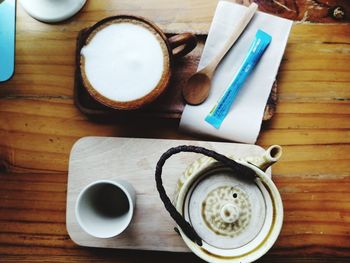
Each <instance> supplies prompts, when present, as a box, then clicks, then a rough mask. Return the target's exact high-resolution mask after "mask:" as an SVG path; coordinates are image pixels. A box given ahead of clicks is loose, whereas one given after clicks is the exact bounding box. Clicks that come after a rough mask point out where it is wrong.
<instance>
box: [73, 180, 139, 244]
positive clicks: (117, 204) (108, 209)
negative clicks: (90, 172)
mask: <svg viewBox="0 0 350 263" xmlns="http://www.w3.org/2000/svg"><path fill="white" fill-rule="evenodd" d="M135 204H136V192H135V189H134V188H133V187H132V185H131V184H130V183H128V182H126V181H123V180H113V181H112V180H98V181H95V182H93V183H91V184H89V185H87V186H86V187H85V188H84V189H83V190H82V191H81V192H80V194H79V196H78V198H77V202H76V206H75V216H76V219H77V221H78V224H79V225H80V227H81V228H82V229H83V230H84V231H85V232H86V233H88V234H90V235H91V236H94V237H97V238H111V237H115V236H117V235H119V234H121V233H122V232H123V231H124V230H125V229H126V228H127V227H128V226H129V224H130V222H131V219H132V217H133V213H134V208H135Z"/></svg>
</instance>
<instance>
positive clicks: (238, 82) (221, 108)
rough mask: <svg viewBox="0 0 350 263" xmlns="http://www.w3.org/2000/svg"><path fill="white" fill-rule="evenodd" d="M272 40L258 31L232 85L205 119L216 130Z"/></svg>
mask: <svg viewBox="0 0 350 263" xmlns="http://www.w3.org/2000/svg"><path fill="white" fill-rule="evenodd" d="M271 39H272V38H271V36H270V35H269V34H267V33H265V32H264V31H262V30H258V32H257V33H256V35H255V39H254V41H253V43H252V44H251V46H250V48H249V51H248V54H247V56H246V57H245V59H244V61H243V63H242V65H241V67H240V68H239V69H238V71H237V73H236V74H235V76H234V78H233V80H232V82H231V84H230V85H229V87H228V88H227V89H226V91H225V93H224V95H223V96H222V97H221V98H220V99H219V101H218V102H217V104H216V105H215V106H214V108H213V109H212V110H211V111H210V113H209V114H208V116H207V117H206V118H205V121H206V122H208V123H209V124H211V125H212V126H214V127H215V128H216V129H219V128H220V126H221V123H222V122H223V120H224V119H225V117H226V115H227V114H228V112H229V110H230V108H231V106H232V103H233V101H234V99H235V98H236V96H237V94H238V91H239V90H240V88H241V87H242V86H243V84H244V81H245V80H246V79H247V77H248V75H249V74H250V73H251V72H252V70H253V69H254V67H255V65H256V64H257V63H258V61H259V60H260V58H261V56H262V55H263V54H264V52H265V50H266V48H267V47H268V45H269V44H270V42H271Z"/></svg>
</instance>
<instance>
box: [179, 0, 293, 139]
mask: <svg viewBox="0 0 350 263" xmlns="http://www.w3.org/2000/svg"><path fill="white" fill-rule="evenodd" d="M246 9H247V7H245V6H242V5H238V4H235V3H232V2H228V1H219V3H218V6H217V8H216V11H215V15H214V18H213V21H212V24H211V27H210V30H209V34H208V38H207V41H206V43H205V47H204V50H203V54H202V57H201V60H200V62H199V65H198V70H200V69H201V68H203V67H205V66H206V65H207V64H208V63H209V62H210V60H211V59H212V58H213V57H214V56H215V54H216V53H217V52H218V50H220V49H221V48H222V47H223V46H224V44H225V42H226V40H227V36H228V34H229V33H230V32H232V30H233V28H234V27H235V25H236V24H237V21H239V19H240V18H241V17H242V16H243V14H244V13H245V11H246ZM291 26H292V21H290V20H287V19H283V18H279V17H277V16H273V15H269V14H266V13H262V12H257V13H256V14H255V15H254V17H253V19H252V21H251V22H250V24H249V25H248V27H247V28H246V29H245V31H244V32H243V34H242V35H241V36H240V38H239V39H238V40H237V42H236V43H235V44H234V46H233V47H232V48H231V50H230V51H229V52H228V53H227V55H226V56H225V58H224V59H223V60H222V61H221V63H220V65H219V66H218V68H217V70H216V72H215V74H214V76H213V79H212V88H211V91H210V94H209V97H208V99H207V100H206V101H205V102H204V103H203V104H201V105H199V106H190V105H186V107H185V110H184V112H183V114H182V117H181V121H180V130H181V131H186V132H189V133H195V134H202V135H209V136H210V137H213V136H214V137H219V138H223V139H227V140H231V141H237V142H244V143H255V142H256V140H257V137H258V135H259V131H260V127H261V122H262V118H263V114H264V109H265V105H266V103H267V99H268V97H269V94H270V91H271V88H272V85H273V83H274V81H275V78H276V75H277V71H278V68H279V65H280V63H281V59H282V56H283V53H284V49H285V47H286V43H287V40H288V36H289V32H290V29H291ZM258 29H262V30H263V31H265V32H266V33H268V34H269V35H271V36H272V41H271V43H270V45H269V47H268V48H267V50H266V51H265V53H264V55H263V56H262V58H261V60H260V61H259V63H258V64H257V66H256V67H255V69H254V70H253V72H252V73H251V75H250V76H249V77H248V78H247V80H246V82H245V84H244V85H243V87H242V88H241V90H240V92H239V94H238V96H237V97H236V99H235V101H234V102H233V105H232V107H231V109H230V112H229V113H228V115H227V116H226V118H225V120H224V121H223V123H222V125H221V127H220V128H219V129H216V128H214V127H213V126H211V125H210V124H208V123H207V122H205V120H204V119H205V117H206V116H207V114H208V113H209V112H210V110H211V109H212V108H213V107H214V105H215V104H216V102H217V101H218V99H219V98H220V97H221V95H222V94H223V93H224V91H225V90H226V89H227V87H228V85H229V84H230V82H231V80H232V78H233V76H234V74H235V73H236V71H237V69H238V68H239V66H240V65H241V63H242V62H243V59H244V57H245V55H246V54H247V52H248V49H249V47H250V44H251V43H252V41H253V39H254V37H255V34H256V32H257V30H258Z"/></svg>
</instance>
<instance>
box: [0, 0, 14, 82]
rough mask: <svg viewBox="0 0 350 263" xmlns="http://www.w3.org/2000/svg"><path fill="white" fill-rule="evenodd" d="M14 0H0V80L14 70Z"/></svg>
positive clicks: (3, 79) (6, 77) (8, 77)
mask: <svg viewBox="0 0 350 263" xmlns="http://www.w3.org/2000/svg"><path fill="white" fill-rule="evenodd" d="M15 31H16V0H0V82H3V81H6V80H8V79H10V78H11V77H12V75H13V73H14V71H15Z"/></svg>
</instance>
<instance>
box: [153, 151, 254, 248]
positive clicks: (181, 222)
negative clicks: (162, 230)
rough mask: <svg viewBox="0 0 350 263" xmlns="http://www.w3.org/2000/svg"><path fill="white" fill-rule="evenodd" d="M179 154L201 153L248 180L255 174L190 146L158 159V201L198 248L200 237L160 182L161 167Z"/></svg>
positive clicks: (218, 156)
mask: <svg viewBox="0 0 350 263" xmlns="http://www.w3.org/2000/svg"><path fill="white" fill-rule="evenodd" d="M180 152H194V153H201V154H204V155H206V156H208V157H211V158H214V159H215V160H217V161H219V162H221V163H222V164H224V165H226V166H228V167H230V168H231V169H232V170H233V171H234V172H235V173H236V174H240V175H242V176H245V177H248V178H255V177H256V176H255V172H254V171H253V170H252V169H250V168H248V167H246V166H244V165H242V164H239V163H237V162H235V161H234V160H232V159H230V158H228V157H226V156H224V155H222V154H219V153H217V152H215V151H212V150H208V149H206V148H203V147H198V146H191V145H182V146H177V147H173V148H170V149H169V150H167V151H166V152H165V153H163V154H162V156H161V157H160V159H159V161H158V163H157V166H156V172H155V179H156V184H157V190H158V192H159V196H160V199H161V200H162V201H163V203H164V206H165V208H166V210H167V211H168V212H169V214H170V216H171V217H172V218H173V219H174V221H175V222H176V223H177V225H178V226H179V227H180V228H181V230H182V231H183V233H184V234H185V235H186V236H187V237H188V238H189V239H191V240H192V241H193V242H195V243H197V244H198V245H199V246H202V244H203V242H202V239H201V238H200V236H199V235H198V234H197V233H196V231H195V230H194V228H193V227H192V226H191V225H190V224H189V223H188V222H187V221H186V220H185V218H184V217H183V216H182V215H181V214H180V213H179V212H178V211H177V210H176V208H175V207H174V205H173V204H172V202H171V201H170V199H169V197H168V196H167V194H166V192H165V189H164V186H163V181H162V171H163V166H164V164H165V162H166V160H167V159H169V158H170V157H171V156H172V155H174V154H177V153H180Z"/></svg>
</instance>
